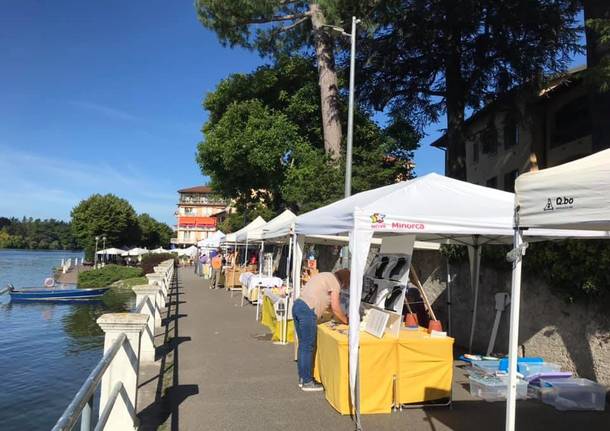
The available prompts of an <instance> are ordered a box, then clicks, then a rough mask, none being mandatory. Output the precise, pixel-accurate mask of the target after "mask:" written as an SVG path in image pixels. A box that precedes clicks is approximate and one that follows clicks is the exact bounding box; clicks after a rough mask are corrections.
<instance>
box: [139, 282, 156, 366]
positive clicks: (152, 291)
mask: <svg viewBox="0 0 610 431" xmlns="http://www.w3.org/2000/svg"><path fill="white" fill-rule="evenodd" d="M160 289H161V288H160V287H159V286H156V285H152V286H151V285H149V284H144V285H140V286H134V287H133V288H132V290H133V291H134V292H135V294H136V305H137V307H138V311H139V312H140V313H142V314H146V315H148V316H150V318H149V319H148V322H147V323H146V328H145V329H144V332H142V338H141V340H140V361H143V362H154V361H155V327H158V326H161V312H160V310H159V308H158V307H157V295H158V293H159V290H160ZM142 303H143V305H141V304H142Z"/></svg>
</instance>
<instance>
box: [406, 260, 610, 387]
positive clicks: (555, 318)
mask: <svg viewBox="0 0 610 431" xmlns="http://www.w3.org/2000/svg"><path fill="white" fill-rule="evenodd" d="M413 263H414V265H415V267H416V268H417V269H418V271H419V273H420V274H419V275H420V278H421V280H422V283H423V284H424V288H425V290H426V293H427V294H428V296H429V299H430V301H431V302H432V303H433V308H434V310H435V312H436V313H437V315H438V317H439V319H440V320H441V321H442V322H443V324H444V328H447V327H448V326H447V324H448V320H447V289H446V280H447V271H446V262H445V259H444V258H442V257H441V256H440V254H439V253H438V252H433V251H422V250H418V251H416V252H415V254H414V258H413ZM450 274H451V277H452V283H451V297H452V298H451V299H452V301H451V302H452V309H451V313H452V322H451V323H452V324H451V332H452V335H453V336H454V337H455V339H456V346H458V349H459V348H460V347H461V348H463V349H464V348H467V346H468V340H469V335H470V325H471V313H472V306H473V294H472V292H471V288H470V275H469V269H468V264H467V263H462V264H459V265H451V266H450ZM510 282H511V273H510V269H509V268H508V264H507V270H505V271H499V270H494V269H489V268H485V265H484V264H483V265H482V268H481V280H480V289H479V311H478V317H477V325H476V327H475V337H474V342H473V350H474V351H475V352H484V351H485V350H486V349H487V344H488V343H489V338H490V336H491V330H492V326H493V321H494V318H495V308H494V306H495V299H494V295H495V294H496V293H497V292H509V293H510ZM521 296H522V301H521V324H520V329H519V343H520V350H521V353H522V354H523V353H525V354H526V355H527V356H541V357H543V358H544V359H545V360H546V361H549V362H555V363H558V364H561V365H562V367H563V368H564V369H566V370H570V371H573V372H575V373H577V374H578V375H579V376H581V377H586V378H590V379H593V380H596V381H598V382H600V383H603V384H605V385H610V312H609V311H610V310H608V307H607V306H605V307H604V306H602V305H599V304H596V303H576V304H569V303H567V302H566V301H565V300H564V299H563V298H561V297H558V296H556V295H554V294H553V293H552V292H551V290H550V289H549V287H548V286H547V285H546V284H545V283H544V282H543V281H542V280H540V279H536V278H532V277H528V276H527V275H525V274H524V278H523V285H522V293H521ZM509 314H510V308H509V307H507V309H506V310H505V311H504V313H503V315H502V319H501V321H500V327H499V330H498V336H497V339H496V344H495V349H494V351H495V352H497V353H505V352H506V351H507V349H508V329H509V328H508V324H509Z"/></svg>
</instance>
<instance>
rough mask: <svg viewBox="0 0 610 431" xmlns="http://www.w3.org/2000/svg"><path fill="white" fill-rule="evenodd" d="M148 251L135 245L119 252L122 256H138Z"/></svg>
mask: <svg viewBox="0 0 610 431" xmlns="http://www.w3.org/2000/svg"><path fill="white" fill-rule="evenodd" d="M146 253H148V250H147V249H145V248H140V247H135V248H132V249H131V250H127V251H124V252H123V253H121V255H122V256H140V255H142V254H146Z"/></svg>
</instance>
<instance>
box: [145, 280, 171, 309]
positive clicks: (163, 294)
mask: <svg viewBox="0 0 610 431" xmlns="http://www.w3.org/2000/svg"><path fill="white" fill-rule="evenodd" d="M146 278H147V279H148V284H152V285H157V286H159V287H160V288H161V289H160V290H159V295H158V303H159V308H165V301H166V298H167V286H166V285H165V280H164V277H163V274H159V273H156V272H153V273H151V274H146Z"/></svg>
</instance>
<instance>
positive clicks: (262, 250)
mask: <svg viewBox="0 0 610 431" xmlns="http://www.w3.org/2000/svg"><path fill="white" fill-rule="evenodd" d="M264 255H265V241H261V248H260V251H259V252H258V273H259V274H262V273H263V256H264Z"/></svg>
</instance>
